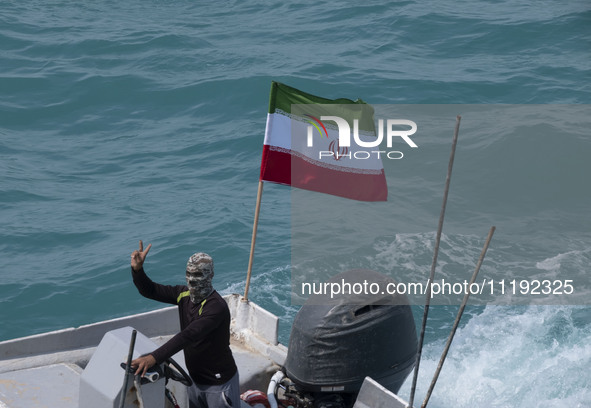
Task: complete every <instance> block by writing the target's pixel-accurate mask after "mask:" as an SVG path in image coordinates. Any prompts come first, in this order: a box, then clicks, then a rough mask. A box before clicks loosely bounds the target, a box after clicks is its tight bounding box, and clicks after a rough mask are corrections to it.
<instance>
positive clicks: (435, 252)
mask: <svg viewBox="0 0 591 408" xmlns="http://www.w3.org/2000/svg"><path fill="white" fill-rule="evenodd" d="M461 119H462V117H461V116H460V115H458V116H457V117H456V127H455V130H454V137H453V141H452V145H451V154H450V156H449V164H448V166H447V177H446V179H445V190H444V192H443V203H442V205H441V213H440V214H439V224H438V226H437V235H436V237H435V248H434V250H433V262H432V263H431V273H430V275H429V282H430V283H433V278H434V276H435V267H436V266H437V256H438V255H439V243H440V242H441V231H442V229H443V219H444V218H445V207H446V205H447V196H448V193H449V184H450V182H451V171H452V168H453V164H454V157H455V154H456V145H457V143H458V133H459V132H460V120H461ZM430 304H431V285H428V286H427V296H426V298H425V311H424V313H423V324H422V326H421V335H420V336H419V348H418V352H417V360H416V364H415V370H414V374H413V378H412V387H411V389H410V398H409V402H408V407H409V408H412V406H413V405H412V404H413V402H414V398H415V391H416V388H417V378H418V376H419V365H420V363H421V354H422V352H423V342H424V340H425V328H426V326H427V316H428V315H429V305H430Z"/></svg>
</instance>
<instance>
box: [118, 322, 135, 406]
mask: <svg viewBox="0 0 591 408" xmlns="http://www.w3.org/2000/svg"><path fill="white" fill-rule="evenodd" d="M136 336H137V330H135V329H134V330H133V331H132V332H131V341H130V342H129V352H128V353H127V365H126V366H125V378H124V379H123V388H122V389H121V396H120V397H119V408H123V405H125V394H126V393H127V383H128V381H129V370H130V368H131V360H132V359H133V349H134V347H135V337H136Z"/></svg>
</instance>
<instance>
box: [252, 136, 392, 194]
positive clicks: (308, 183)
mask: <svg viewBox="0 0 591 408" xmlns="http://www.w3.org/2000/svg"><path fill="white" fill-rule="evenodd" d="M260 180H264V181H271V182H274V183H280V184H286V185H291V186H292V187H298V188H302V189H306V190H312V191H317V192H320V193H326V194H332V195H337V196H339V197H344V198H349V199H353V200H360V201H386V200H387V198H388V187H387V185H386V176H385V174H384V170H382V171H381V172H380V173H376V174H367V173H354V172H350V171H339V170H335V169H332V168H326V167H320V166H317V165H315V164H313V163H310V162H308V161H306V160H304V159H302V158H301V157H298V156H292V155H291V154H289V153H287V152H285V151H277V150H274V149H270V146H269V145H264V146H263V159H262V163H261V176H260Z"/></svg>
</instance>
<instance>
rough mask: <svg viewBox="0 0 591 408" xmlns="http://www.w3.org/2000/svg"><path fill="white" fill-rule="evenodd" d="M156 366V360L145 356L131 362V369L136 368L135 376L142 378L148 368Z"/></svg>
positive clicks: (149, 355) (148, 355)
mask: <svg viewBox="0 0 591 408" xmlns="http://www.w3.org/2000/svg"><path fill="white" fill-rule="evenodd" d="M155 364H156V359H155V358H154V357H153V356H152V355H151V354H147V355H145V356H141V357H138V358H136V359H135V360H133V361H132V362H131V367H132V368H136V367H137V369H136V370H135V375H141V376H142V377H143V376H144V374H146V372H147V371H148V369H149V368H151V367H153V366H154V365H155Z"/></svg>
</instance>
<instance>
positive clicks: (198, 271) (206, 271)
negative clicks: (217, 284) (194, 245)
mask: <svg viewBox="0 0 591 408" xmlns="http://www.w3.org/2000/svg"><path fill="white" fill-rule="evenodd" d="M212 279H213V259H212V258H211V256H209V255H207V254H205V253H203V252H197V253H196V254H193V255H191V257H190V258H189V261H188V262H187V287H188V288H189V292H190V294H191V301H192V302H193V303H199V302H201V301H202V300H203V299H205V298H206V297H208V296H209V295H211V292H213V286H212V284H211V281H212Z"/></svg>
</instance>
